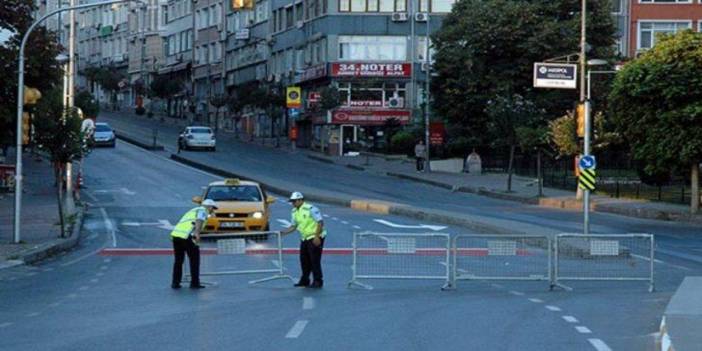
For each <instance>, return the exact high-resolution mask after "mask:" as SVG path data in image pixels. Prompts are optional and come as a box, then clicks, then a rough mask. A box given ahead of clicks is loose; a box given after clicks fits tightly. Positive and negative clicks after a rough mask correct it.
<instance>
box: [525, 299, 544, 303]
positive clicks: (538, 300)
mask: <svg viewBox="0 0 702 351" xmlns="http://www.w3.org/2000/svg"><path fill="white" fill-rule="evenodd" d="M529 301H531V302H533V303H543V302H544V300H541V299H535V298H530V299H529Z"/></svg>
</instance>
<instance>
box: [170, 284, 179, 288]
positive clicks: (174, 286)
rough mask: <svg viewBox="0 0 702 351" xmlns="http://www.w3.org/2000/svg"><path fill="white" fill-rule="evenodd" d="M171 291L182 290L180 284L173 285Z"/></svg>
mask: <svg viewBox="0 0 702 351" xmlns="http://www.w3.org/2000/svg"><path fill="white" fill-rule="evenodd" d="M171 289H180V284H171Z"/></svg>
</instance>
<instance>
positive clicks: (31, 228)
mask: <svg viewBox="0 0 702 351" xmlns="http://www.w3.org/2000/svg"><path fill="white" fill-rule="evenodd" d="M11 154H12V156H11V157H10V158H9V159H8V160H7V161H6V163H8V164H14V163H15V158H14V151H12V153H11ZM23 169H24V172H23V173H24V184H23V192H22V212H21V218H22V222H21V233H20V234H21V237H20V239H21V242H20V243H19V244H15V243H14V240H13V239H14V201H15V197H14V193H0V269H2V268H7V267H11V266H14V265H18V264H25V263H26V264H31V263H33V262H36V261H38V260H41V259H42V258H45V257H47V256H49V255H51V254H53V253H55V252H58V251H62V250H66V249H69V248H70V247H73V246H74V245H75V244H76V243H77V237H78V233H77V230H74V232H75V233H71V232H69V233H68V235H70V237H69V238H68V239H60V238H59V236H60V234H61V233H60V229H59V225H58V223H59V215H58V205H57V203H56V189H55V188H54V186H53V184H54V175H53V170H52V169H51V165H50V163H49V161H47V160H46V159H43V158H42V159H41V161H37V160H35V159H34V158H33V157H30V155H29V154H28V153H27V154H25V155H24V158H23ZM81 221H82V210H81V209H80V208H79V209H78V216H77V218H76V221H75V223H77V224H78V225H77V226H76V225H74V227H76V228H79V227H80V223H81Z"/></svg>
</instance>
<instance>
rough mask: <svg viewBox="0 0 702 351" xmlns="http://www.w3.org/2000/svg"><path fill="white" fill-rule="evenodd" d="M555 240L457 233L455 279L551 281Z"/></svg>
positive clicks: (454, 258) (452, 250)
mask: <svg viewBox="0 0 702 351" xmlns="http://www.w3.org/2000/svg"><path fill="white" fill-rule="evenodd" d="M551 251H552V249H551V240H550V239H549V238H548V237H547V236H543V235H457V236H456V237H454V239H453V245H452V249H451V253H452V254H453V277H452V278H453V279H452V285H453V286H455V283H456V281H457V280H544V281H548V282H549V283H550V282H551Z"/></svg>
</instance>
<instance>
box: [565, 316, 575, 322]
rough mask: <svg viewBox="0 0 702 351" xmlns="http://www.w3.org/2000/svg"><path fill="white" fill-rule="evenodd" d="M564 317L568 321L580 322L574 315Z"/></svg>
mask: <svg viewBox="0 0 702 351" xmlns="http://www.w3.org/2000/svg"><path fill="white" fill-rule="evenodd" d="M562 318H563V319H564V320H565V321H566V322H568V323H578V319H577V318H575V317H573V316H563V317H562Z"/></svg>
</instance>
